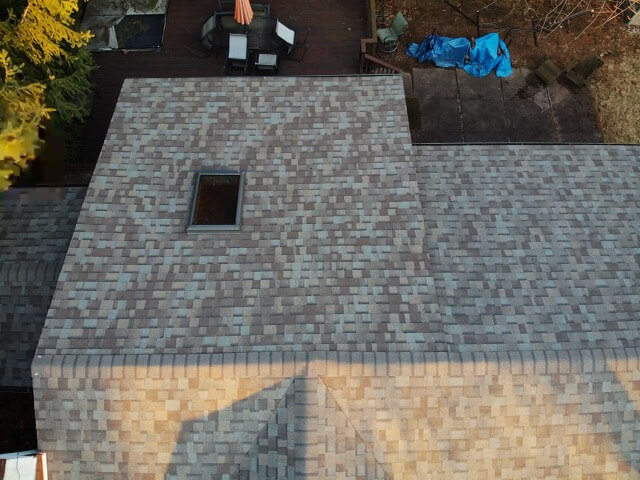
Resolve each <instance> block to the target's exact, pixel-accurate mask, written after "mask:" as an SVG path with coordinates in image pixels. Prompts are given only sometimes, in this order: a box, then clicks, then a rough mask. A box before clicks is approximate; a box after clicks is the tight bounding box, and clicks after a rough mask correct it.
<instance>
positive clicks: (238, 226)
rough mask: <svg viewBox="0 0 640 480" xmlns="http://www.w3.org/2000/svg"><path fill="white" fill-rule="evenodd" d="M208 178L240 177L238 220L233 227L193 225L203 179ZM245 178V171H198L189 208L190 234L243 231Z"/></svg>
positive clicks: (188, 230) (236, 219) (237, 207)
mask: <svg viewBox="0 0 640 480" xmlns="http://www.w3.org/2000/svg"><path fill="white" fill-rule="evenodd" d="M208 176H238V177H239V178H238V201H237V203H236V218H235V223H234V224H233V225H231V224H229V225H195V224H194V223H193V221H194V219H195V215H196V204H197V200H198V193H199V192H200V181H201V180H202V178H203V177H208ZM244 177H245V172H244V171H243V170H211V171H198V172H196V174H195V178H194V188H193V195H192V196H191V206H190V207H189V225H188V226H187V232H188V233H207V232H239V231H240V230H242V204H243V197H244Z"/></svg>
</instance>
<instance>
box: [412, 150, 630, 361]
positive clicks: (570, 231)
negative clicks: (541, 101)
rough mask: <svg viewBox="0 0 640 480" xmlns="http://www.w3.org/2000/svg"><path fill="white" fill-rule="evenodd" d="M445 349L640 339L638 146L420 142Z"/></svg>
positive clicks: (604, 344) (623, 343) (624, 343)
mask: <svg viewBox="0 0 640 480" xmlns="http://www.w3.org/2000/svg"><path fill="white" fill-rule="evenodd" d="M415 150H416V164H417V168H418V179H419V182H420V194H421V199H422V204H423V212H424V219H425V222H426V229H427V232H428V234H427V237H426V239H425V243H424V246H425V252H427V253H428V254H429V257H430V258H431V264H430V268H429V270H430V273H431V274H432V275H433V277H434V279H435V283H436V289H437V292H438V293H437V295H438V301H439V305H440V312H441V319H442V321H443V322H445V323H446V326H445V327H444V330H445V331H446V332H447V334H448V335H447V337H448V339H449V341H450V342H451V346H450V350H452V351H456V350H458V351H487V350H491V351H510V350H530V349H533V350H542V349H554V350H566V349H571V348H578V349H580V348H596V347H597V348H617V347H638V346H640V335H639V327H640V230H639V228H640V163H638V158H639V157H640V147H637V146H627V147H625V146H607V145H597V146H595V145H562V146H531V145H519V146H518V145H509V146H422V147H416V149H415Z"/></svg>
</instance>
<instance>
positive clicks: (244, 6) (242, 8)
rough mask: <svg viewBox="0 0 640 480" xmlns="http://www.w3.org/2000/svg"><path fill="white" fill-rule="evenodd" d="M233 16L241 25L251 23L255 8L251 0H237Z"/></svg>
mask: <svg viewBox="0 0 640 480" xmlns="http://www.w3.org/2000/svg"><path fill="white" fill-rule="evenodd" d="M233 18H234V19H235V21H236V22H238V23H239V24H240V25H249V24H250V23H251V20H253V9H252V8H251V3H250V0H236V12H235V14H234V15H233Z"/></svg>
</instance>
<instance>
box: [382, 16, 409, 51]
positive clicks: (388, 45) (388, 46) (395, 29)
mask: <svg viewBox="0 0 640 480" xmlns="http://www.w3.org/2000/svg"><path fill="white" fill-rule="evenodd" d="M408 27H409V23H407V21H406V20H405V18H404V16H403V15H402V13H400V12H398V13H397V14H396V16H395V18H394V19H393V21H392V22H391V26H390V27H389V28H380V29H378V30H377V34H378V39H379V40H380V43H382V46H383V48H384V51H385V52H386V53H389V51H390V50H392V51H393V52H395V51H396V50H397V49H398V39H399V38H400V37H401V36H402V35H404V33H405V32H406V31H407V28H408Z"/></svg>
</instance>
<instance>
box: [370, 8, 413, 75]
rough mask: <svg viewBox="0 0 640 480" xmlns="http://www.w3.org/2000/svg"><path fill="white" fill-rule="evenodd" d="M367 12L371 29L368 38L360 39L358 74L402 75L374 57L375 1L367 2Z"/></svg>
mask: <svg viewBox="0 0 640 480" xmlns="http://www.w3.org/2000/svg"><path fill="white" fill-rule="evenodd" d="M367 4H368V10H369V12H368V13H369V26H370V28H371V31H370V35H371V37H369V38H362V39H360V74H364V75H371V74H386V73H404V72H403V71H402V70H401V69H400V68H398V67H396V66H394V65H391V64H390V63H387V62H385V61H384V60H382V59H381V58H378V57H376V46H377V44H378V39H377V33H376V31H377V27H378V25H377V15H376V0H369V1H368V2H367Z"/></svg>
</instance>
